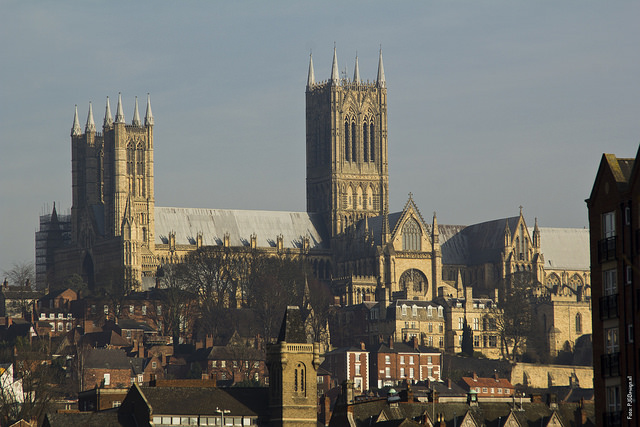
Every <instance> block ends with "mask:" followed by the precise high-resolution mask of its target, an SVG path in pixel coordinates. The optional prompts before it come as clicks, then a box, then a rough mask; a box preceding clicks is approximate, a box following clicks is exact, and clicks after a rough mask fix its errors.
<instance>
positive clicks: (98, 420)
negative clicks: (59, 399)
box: [42, 410, 126, 427]
mask: <svg viewBox="0 0 640 427" xmlns="http://www.w3.org/2000/svg"><path fill="white" fill-rule="evenodd" d="M42 425H43V426H50V427H75V426H83V427H121V426H123V425H126V424H121V423H120V422H118V412H117V410H108V411H100V412H72V413H64V412H62V413H55V414H46V416H45V421H44V423H43V424H42Z"/></svg>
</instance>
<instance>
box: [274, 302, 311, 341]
mask: <svg viewBox="0 0 640 427" xmlns="http://www.w3.org/2000/svg"><path fill="white" fill-rule="evenodd" d="M282 341H285V342H288V343H305V344H306V343H307V334H306V333H305V329H304V322H303V321H302V314H300V307H297V306H289V307H287V311H285V314H284V318H283V319H282V325H281V326H280V333H279V334H278V342H282Z"/></svg>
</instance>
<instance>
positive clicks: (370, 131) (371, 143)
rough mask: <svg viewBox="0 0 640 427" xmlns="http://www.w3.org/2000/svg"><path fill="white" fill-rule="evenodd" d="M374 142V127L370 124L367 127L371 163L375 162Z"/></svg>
mask: <svg viewBox="0 0 640 427" xmlns="http://www.w3.org/2000/svg"><path fill="white" fill-rule="evenodd" d="M375 140H376V133H375V126H374V125H373V122H371V124H370V125H369V144H370V148H371V149H370V150H369V154H370V155H371V161H372V162H374V161H375V160H376V156H375V150H374V147H375Z"/></svg>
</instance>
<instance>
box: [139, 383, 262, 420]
mask: <svg viewBox="0 0 640 427" xmlns="http://www.w3.org/2000/svg"><path fill="white" fill-rule="evenodd" d="M140 390H141V391H142V394H143V395H144V396H145V398H146V399H147V401H148V402H149V405H151V407H152V408H153V414H154V415H162V414H166V415H214V416H215V415H219V414H216V412H215V411H216V408H217V407H218V408H224V409H227V410H229V411H231V412H230V413H229V416H254V417H255V416H258V413H257V412H255V411H253V410H252V409H250V408H249V407H248V406H246V405H244V404H243V403H241V402H240V401H239V400H237V399H236V398H234V397H233V396H232V395H231V394H229V393H228V392H227V390H225V389H221V388H213V387H140ZM265 397H266V396H265Z"/></svg>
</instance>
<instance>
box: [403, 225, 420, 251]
mask: <svg viewBox="0 0 640 427" xmlns="http://www.w3.org/2000/svg"><path fill="white" fill-rule="evenodd" d="M420 249H421V245H420V226H419V225H418V222H417V221H416V220H415V219H413V218H409V219H408V220H407V222H405V223H404V226H402V250H403V251H419V250H420Z"/></svg>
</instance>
